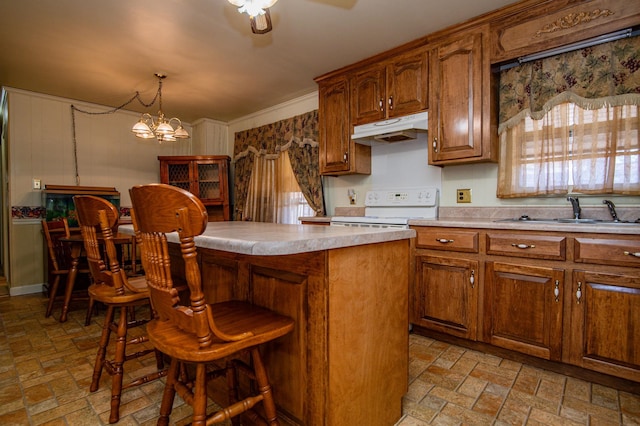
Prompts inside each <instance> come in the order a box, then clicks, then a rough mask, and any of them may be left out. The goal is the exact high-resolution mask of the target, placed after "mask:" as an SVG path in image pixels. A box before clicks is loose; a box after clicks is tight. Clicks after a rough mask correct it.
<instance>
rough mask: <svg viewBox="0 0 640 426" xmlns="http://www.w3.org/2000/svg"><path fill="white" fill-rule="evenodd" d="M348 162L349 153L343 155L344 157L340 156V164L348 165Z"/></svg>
mask: <svg viewBox="0 0 640 426" xmlns="http://www.w3.org/2000/svg"><path fill="white" fill-rule="evenodd" d="M348 160H349V152H348V151H346V152H345V153H344V155H343V156H342V162H343V163H348V162H349V161H348Z"/></svg>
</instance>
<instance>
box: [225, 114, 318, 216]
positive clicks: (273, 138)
mask: <svg viewBox="0 0 640 426" xmlns="http://www.w3.org/2000/svg"><path fill="white" fill-rule="evenodd" d="M283 151H288V153H289V158H290V160H291V167H292V169H293V172H294V174H295V176H296V180H297V181H298V184H299V185H300V189H301V191H302V193H303V194H304V196H305V198H306V200H307V202H308V203H309V205H310V206H311V208H313V209H314V210H315V212H316V215H317V216H322V215H324V196H323V193H322V179H321V176H320V166H319V163H320V160H319V158H320V157H319V148H318V111H317V110H314V111H310V112H308V113H305V114H301V115H297V116H294V117H290V118H287V119H285V120H281V121H277V122H275V123H270V124H266V125H264V126H260V127H254V128H253V129H249V130H244V131H242V132H237V133H236V134H235V142H234V148H233V161H234V165H235V176H234V177H235V181H234V182H235V191H234V197H235V203H236V206H244V204H245V201H246V197H247V191H248V188H249V180H250V178H251V170H252V169H253V162H254V156H256V155H257V156H260V155H266V156H275V157H277V156H278V155H280V152H283ZM239 208H240V209H241V208H242V207H239ZM241 217H242V212H241V211H239V210H238V208H236V212H234V219H235V220H241Z"/></svg>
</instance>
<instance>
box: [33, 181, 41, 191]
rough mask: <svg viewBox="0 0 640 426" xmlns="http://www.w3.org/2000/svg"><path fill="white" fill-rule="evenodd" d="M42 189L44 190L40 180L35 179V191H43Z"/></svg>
mask: <svg viewBox="0 0 640 426" xmlns="http://www.w3.org/2000/svg"><path fill="white" fill-rule="evenodd" d="M41 188H42V183H41V182H40V179H34V180H33V189H41Z"/></svg>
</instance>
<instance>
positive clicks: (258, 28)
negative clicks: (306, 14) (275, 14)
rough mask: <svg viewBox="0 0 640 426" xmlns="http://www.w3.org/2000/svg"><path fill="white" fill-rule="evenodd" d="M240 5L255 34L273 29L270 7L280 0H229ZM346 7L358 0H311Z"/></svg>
mask: <svg viewBox="0 0 640 426" xmlns="http://www.w3.org/2000/svg"><path fill="white" fill-rule="evenodd" d="M228 1H229V3H231V4H232V5H234V6H237V7H238V12H240V13H246V14H247V15H249V21H250V22H251V31H252V32H253V33H254V34H266V33H268V32H269V31H271V30H272V29H273V27H272V25H271V13H270V12H269V8H270V7H271V6H273V5H274V4H276V2H277V1H278V0H228ZM311 1H315V2H318V3H325V4H328V5H331V6H337V7H341V8H344V9H351V8H352V7H353V6H354V5H355V4H356V3H357V1H358V0H311Z"/></svg>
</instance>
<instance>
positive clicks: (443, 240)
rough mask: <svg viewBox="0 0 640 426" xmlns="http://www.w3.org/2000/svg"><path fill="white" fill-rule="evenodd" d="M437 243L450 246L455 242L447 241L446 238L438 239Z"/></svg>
mask: <svg viewBox="0 0 640 426" xmlns="http://www.w3.org/2000/svg"><path fill="white" fill-rule="evenodd" d="M436 241H437V242H439V243H442V244H448V243H452V242H453V240H447V239H446V238H436Z"/></svg>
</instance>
